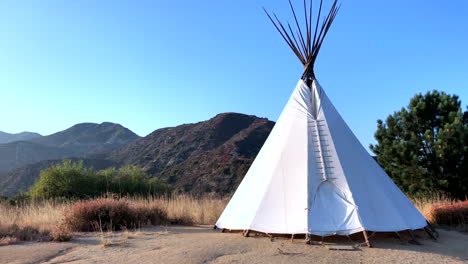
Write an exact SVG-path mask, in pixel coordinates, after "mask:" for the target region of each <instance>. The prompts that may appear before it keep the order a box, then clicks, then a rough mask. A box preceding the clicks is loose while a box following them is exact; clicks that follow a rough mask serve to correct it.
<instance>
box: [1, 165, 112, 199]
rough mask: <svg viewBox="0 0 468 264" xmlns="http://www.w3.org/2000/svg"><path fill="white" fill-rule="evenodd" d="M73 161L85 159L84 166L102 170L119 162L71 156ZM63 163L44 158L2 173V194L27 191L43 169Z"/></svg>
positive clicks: (11, 194)
mask: <svg viewBox="0 0 468 264" xmlns="http://www.w3.org/2000/svg"><path fill="white" fill-rule="evenodd" d="M70 160H72V161H75V162H77V161H79V160H83V166H84V167H86V168H91V167H92V168H94V169H96V170H101V169H105V168H109V167H118V164H115V163H113V162H112V161H109V160H100V159H86V158H71V159H70ZM58 163H62V160H43V161H40V162H36V163H34V164H29V165H26V166H23V167H21V168H17V169H13V170H11V171H9V172H7V173H3V174H2V175H0V194H1V195H5V196H13V195H15V194H17V193H18V192H20V191H27V190H28V189H29V187H31V186H32V185H33V184H34V183H35V181H36V180H37V178H38V177H39V174H40V172H41V171H42V170H44V169H47V168H50V167H52V166H53V165H55V164H58Z"/></svg>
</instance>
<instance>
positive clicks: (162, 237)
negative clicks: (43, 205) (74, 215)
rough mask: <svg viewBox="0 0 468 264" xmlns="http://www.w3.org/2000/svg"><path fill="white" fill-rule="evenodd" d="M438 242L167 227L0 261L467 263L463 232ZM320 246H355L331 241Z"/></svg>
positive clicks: (84, 237) (26, 250) (33, 246)
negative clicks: (307, 238)
mask: <svg viewBox="0 0 468 264" xmlns="http://www.w3.org/2000/svg"><path fill="white" fill-rule="evenodd" d="M439 233H440V238H439V240H438V241H433V240H430V239H429V238H428V237H427V236H426V235H425V234H424V233H418V234H417V238H418V241H419V242H420V243H421V244H422V245H415V244H412V243H408V242H406V239H408V237H403V240H401V239H399V238H398V237H397V236H395V235H390V234H382V235H376V236H374V237H372V239H371V241H372V243H373V246H374V248H365V247H360V248H358V249H357V250H354V251H336V250H329V249H327V247H325V246H324V245H318V243H317V245H306V244H305V243H304V240H303V239H295V240H294V242H291V240H290V239H286V238H275V239H274V240H273V241H270V239H269V238H267V237H257V236H255V237H249V238H245V237H243V236H242V235H240V234H236V233H221V232H220V231H219V230H213V229H211V228H209V227H186V226H169V227H154V228H145V229H141V230H137V231H131V232H114V233H107V234H104V235H100V234H96V233H87V234H76V235H75V237H74V239H73V240H72V241H70V242H65V243H54V242H50V243H44V242H42V243H22V244H16V245H8V246H1V247H0V263H11V264H13V263H77V264H78V263H112V264H119V263H468V235H466V234H463V233H460V232H456V231H446V230H439ZM327 240H329V239H325V241H324V244H325V245H335V244H338V245H341V246H344V245H356V244H357V242H358V241H356V242H351V241H349V240H348V239H344V238H343V239H339V238H337V239H335V241H327Z"/></svg>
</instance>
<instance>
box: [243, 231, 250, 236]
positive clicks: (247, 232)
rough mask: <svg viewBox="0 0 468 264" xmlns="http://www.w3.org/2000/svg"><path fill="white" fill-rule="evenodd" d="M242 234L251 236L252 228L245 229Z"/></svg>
mask: <svg viewBox="0 0 468 264" xmlns="http://www.w3.org/2000/svg"><path fill="white" fill-rule="evenodd" d="M242 235H244V237H249V236H250V230H249V229H247V230H245V231H244V232H243V233H242Z"/></svg>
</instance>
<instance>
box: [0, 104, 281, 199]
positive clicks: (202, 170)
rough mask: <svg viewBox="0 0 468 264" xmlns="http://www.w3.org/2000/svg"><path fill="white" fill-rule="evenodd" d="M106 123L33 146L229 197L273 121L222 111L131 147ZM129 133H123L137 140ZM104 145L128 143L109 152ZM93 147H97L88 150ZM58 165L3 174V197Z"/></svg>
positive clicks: (178, 187)
mask: <svg viewBox="0 0 468 264" xmlns="http://www.w3.org/2000/svg"><path fill="white" fill-rule="evenodd" d="M102 125H103V124H101V127H106V128H107V129H98V128H97V124H80V125H77V126H74V127H72V128H70V129H67V130H65V131H62V132H60V133H56V134H54V135H51V136H54V137H53V138H48V137H49V136H48V137H43V138H38V139H36V140H33V141H32V142H30V143H31V144H40V145H41V146H47V147H49V148H51V149H50V152H49V153H54V151H53V150H54V149H55V148H59V149H66V150H69V151H72V152H73V151H78V152H79V153H82V154H83V153H87V154H83V155H84V156H85V157H86V159H85V163H87V164H94V165H93V166H94V167H95V168H96V169H103V168H106V166H109V167H111V166H112V167H120V166H124V165H137V166H140V167H142V168H144V169H145V170H146V171H147V173H148V174H149V175H150V176H151V177H158V178H162V179H165V180H167V181H168V183H170V184H171V185H172V186H173V187H174V188H175V190H176V191H177V192H183V193H192V194H194V195H202V194H204V193H219V194H229V193H232V192H233V191H234V190H235V189H236V188H237V186H238V185H239V183H240V182H241V180H242V178H243V177H244V175H245V173H246V172H247V170H248V168H249V167H250V165H251V164H252V162H253V160H254V158H255V156H256V155H257V153H258V151H259V150H260V148H261V147H262V146H263V143H264V142H265V140H266V138H267V137H268V135H269V134H270V131H271V129H272V128H273V126H274V122H272V121H269V120H268V119H266V118H258V117H256V116H252V115H244V114H238V113H223V114H219V115H216V116H215V117H213V118H211V119H210V120H207V121H203V122H198V123H194V124H184V125H180V126H176V127H168V128H162V129H158V130H155V131H154V132H153V133H151V134H149V135H148V136H146V137H143V138H139V139H136V140H133V141H131V142H129V143H127V144H124V143H123V142H122V141H120V140H119V138H118V137H114V136H110V135H114V133H108V132H103V131H108V128H109V127H111V125H109V124H106V125H104V126H102ZM119 131H120V129H119ZM124 132H125V131H122V132H118V133H119V135H122V134H123V135H127V136H130V137H129V138H135V137H131V134H130V135H128V134H127V133H124ZM72 135H73V136H72ZM86 135H94V136H86ZM96 135H105V136H102V137H101V136H96ZM44 138H45V139H44ZM97 138H99V140H98V139H97ZM107 139H111V140H107ZM99 142H114V143H115V142H120V143H121V144H123V145H122V146H121V147H118V148H115V149H113V150H110V151H106V149H105V147H102V148H101V145H99V144H98V143H99ZM93 144H98V146H97V147H95V148H89V149H88V148H87V146H92V145H93ZM0 147H1V145H0ZM93 149H100V150H102V151H101V152H98V151H92V150H93ZM83 150H85V151H84V152H83ZM86 150H90V151H86ZM0 153H1V152H0ZM72 154H73V153H72ZM57 162H60V160H55V161H42V162H39V163H35V164H31V165H28V166H26V167H24V166H23V167H21V168H18V169H15V170H13V171H10V172H9V173H7V174H5V173H3V176H2V174H1V172H0V193H2V192H3V193H4V194H8V195H14V194H16V193H17V192H18V191H19V190H20V189H22V190H27V189H28V188H29V187H30V186H31V185H32V184H33V183H34V182H35V180H36V179H37V178H38V177H39V172H40V170H41V169H44V168H47V167H48V166H50V165H51V164H53V163H57ZM98 165H99V166H98ZM2 186H4V187H2Z"/></svg>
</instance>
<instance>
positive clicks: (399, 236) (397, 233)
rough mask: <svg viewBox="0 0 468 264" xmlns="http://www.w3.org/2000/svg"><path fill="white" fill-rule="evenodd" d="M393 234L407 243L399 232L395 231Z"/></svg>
mask: <svg viewBox="0 0 468 264" xmlns="http://www.w3.org/2000/svg"><path fill="white" fill-rule="evenodd" d="M395 234H396V235H397V236H398V238H399V239H400V240H401V242H404V243H405V244H406V243H408V241H406V240H404V239H403V238H402V237H401V235H400V232H398V231H397V232H395Z"/></svg>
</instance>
